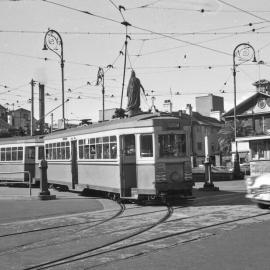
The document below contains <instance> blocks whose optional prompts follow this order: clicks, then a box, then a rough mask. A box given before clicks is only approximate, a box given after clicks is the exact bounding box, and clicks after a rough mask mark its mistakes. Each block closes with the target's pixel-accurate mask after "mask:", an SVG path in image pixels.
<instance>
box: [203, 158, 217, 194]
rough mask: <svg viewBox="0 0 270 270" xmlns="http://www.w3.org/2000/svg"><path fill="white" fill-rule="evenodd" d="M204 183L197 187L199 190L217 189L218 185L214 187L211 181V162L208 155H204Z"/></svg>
mask: <svg viewBox="0 0 270 270" xmlns="http://www.w3.org/2000/svg"><path fill="white" fill-rule="evenodd" d="M204 168H205V183H204V185H203V187H202V188H199V190H201V191H219V187H215V185H214V183H213V181H212V169H211V162H210V160H209V157H208V156H207V157H206V160H205V163H204Z"/></svg>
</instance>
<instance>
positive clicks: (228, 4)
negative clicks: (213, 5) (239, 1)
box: [217, 0, 270, 22]
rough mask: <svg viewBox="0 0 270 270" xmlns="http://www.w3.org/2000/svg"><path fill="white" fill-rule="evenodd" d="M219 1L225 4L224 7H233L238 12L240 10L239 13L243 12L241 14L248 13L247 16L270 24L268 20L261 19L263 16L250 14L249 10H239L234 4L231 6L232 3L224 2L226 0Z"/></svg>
mask: <svg viewBox="0 0 270 270" xmlns="http://www.w3.org/2000/svg"><path fill="white" fill-rule="evenodd" d="M217 1H218V2H220V3H222V4H224V5H226V6H229V7H232V8H234V9H236V10H239V11H241V12H243V13H246V14H248V15H250V16H252V17H255V18H257V19H260V20H262V21H265V22H270V20H268V19H265V18H263V17H261V16H258V15H256V14H254V13H252V12H250V11H247V10H244V9H242V8H239V7H237V6H235V5H233V4H230V3H228V2H226V1H224V0H217Z"/></svg>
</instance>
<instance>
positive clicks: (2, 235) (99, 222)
mask: <svg viewBox="0 0 270 270" xmlns="http://www.w3.org/2000/svg"><path fill="white" fill-rule="evenodd" d="M224 196H235V194H222V195H214V196H211V198H216V197H224ZM204 199H207V200H209V197H208V196H205V197H200V198H197V199H196V201H197V202H198V201H201V200H204ZM197 202H196V203H194V204H193V205H196V204H197ZM186 206H187V204H185V205H182V206H179V207H177V208H183V207H186ZM120 207H121V206H120ZM133 208H144V207H142V206H136V207H133ZM133 208H129V210H130V209H133ZM109 211H111V210H105V211H102V212H103V213H105V212H109ZM120 211H122V209H120ZM159 211H160V210H158V211H151V212H148V213H155V212H159ZM90 213H93V212H84V213H82V215H86V214H90ZM121 213H122V212H121ZM121 213H119V212H117V213H116V214H115V216H116V217H119V216H120V215H121ZM144 214H145V213H139V214H133V215H126V216H123V217H122V218H124V217H132V216H139V215H144ZM76 216H78V214H76ZM59 218H62V217H57V219H59ZM113 218H115V217H114V216H113V217H111V218H109V219H108V221H110V220H111V219H113ZM120 218H121V217H120ZM46 219H47V218H46ZM49 219H52V218H49ZM30 221H31V222H32V221H34V220H30ZM30 221H24V223H28V222H30ZM95 222H98V223H96V224H94V225H93V226H98V225H100V224H102V223H105V222H107V220H106V219H105V220H103V219H97V220H95V221H90V222H89V221H84V222H78V223H72V224H64V225H57V226H51V227H45V228H38V229H33V230H26V231H20V232H12V233H8V234H0V238H4V237H9V236H16V235H21V234H28V233H35V232H41V231H47V230H55V229H61V228H66V227H73V226H80V225H85V224H89V223H95ZM11 224H14V222H13V223H5V224H0V227H3V226H10V225H11ZM16 224H18V222H16Z"/></svg>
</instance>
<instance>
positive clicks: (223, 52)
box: [42, 0, 231, 56]
mask: <svg viewBox="0 0 270 270" xmlns="http://www.w3.org/2000/svg"><path fill="white" fill-rule="evenodd" d="M42 1H44V2H46V3H50V4H53V5H56V6H60V7H63V8H66V9H70V10H73V11H76V12H81V13H84V14H86V15H90V16H94V17H96V18H100V19H103V20H106V21H110V22H114V23H118V24H122V22H119V21H117V20H114V19H111V18H108V17H104V16H101V15H97V14H94V13H92V12H89V11H84V10H80V9H77V8H73V7H70V6H66V5H63V4H59V3H55V2H53V1H49V0H42ZM130 27H132V28H134V29H138V30H142V31H145V32H149V33H153V34H156V35H160V36H163V37H167V38H168V39H172V40H176V41H180V42H183V43H186V44H190V45H193V46H195V47H199V48H202V49H205V50H209V51H212V52H215V53H219V54H223V55H227V56H231V53H227V52H225V51H221V50H218V49H214V48H210V47H206V46H203V45H200V44H196V43H193V42H190V41H186V40H183V39H180V38H175V37H172V36H170V35H166V34H162V33H159V32H156V31H153V30H149V29H146V28H144V27H139V26H136V25H130Z"/></svg>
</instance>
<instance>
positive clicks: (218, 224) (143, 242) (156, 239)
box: [38, 212, 270, 270]
mask: <svg viewBox="0 0 270 270" xmlns="http://www.w3.org/2000/svg"><path fill="white" fill-rule="evenodd" d="M267 215H270V212H268V213H262V214H257V215H252V216H248V217H243V218H239V219H234V220H229V221H224V222H219V223H214V224H211V225H208V226H201V227H198V228H193V229H190V230H185V231H182V232H177V233H172V234H168V235H166V236H161V237H156V238H152V239H149V240H145V241H140V242H136V243H132V244H129V245H125V246H120V247H117V248H114V249H111V250H106V251H103V252H100V253H96V254H92V255H89V256H87V257H86V256H85V257H84V258H80V260H86V259H89V258H96V257H98V256H100V255H105V254H109V253H112V252H116V251H121V250H125V249H129V248H133V247H138V246H141V245H145V244H149V243H153V242H158V241H161V240H165V239H168V238H172V237H177V236H181V235H186V234H190V233H194V232H199V231H203V230H207V229H211V228H215V227H220V226H223V225H227V224H234V223H237V222H240V221H243V220H248V219H253V218H257V217H262V216H267ZM201 238H202V237H195V238H192V239H189V240H185V241H183V242H181V243H175V244H172V245H170V246H168V245H166V246H163V247H158V248H156V249H152V250H150V251H143V252H141V251H140V252H137V253H134V254H132V255H130V256H127V257H124V256H122V257H124V258H120V259H114V260H110V261H109V262H105V263H100V264H95V265H91V266H89V267H84V268H83V269H84V270H89V269H93V268H97V267H100V266H104V265H107V264H109V263H112V262H116V261H123V260H127V259H130V258H134V257H138V256H143V255H146V254H149V253H153V252H157V251H160V250H162V249H166V248H169V247H175V246H177V245H180V244H185V243H189V242H193V241H197V240H198V239H201ZM72 262H75V260H74V261H69V262H68V263H72ZM66 263H67V262H66ZM38 269H46V268H38Z"/></svg>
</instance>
